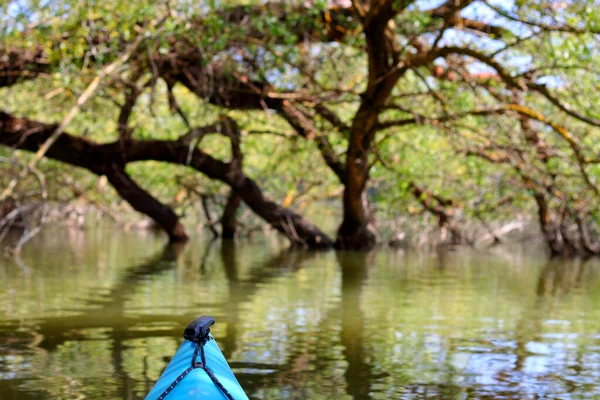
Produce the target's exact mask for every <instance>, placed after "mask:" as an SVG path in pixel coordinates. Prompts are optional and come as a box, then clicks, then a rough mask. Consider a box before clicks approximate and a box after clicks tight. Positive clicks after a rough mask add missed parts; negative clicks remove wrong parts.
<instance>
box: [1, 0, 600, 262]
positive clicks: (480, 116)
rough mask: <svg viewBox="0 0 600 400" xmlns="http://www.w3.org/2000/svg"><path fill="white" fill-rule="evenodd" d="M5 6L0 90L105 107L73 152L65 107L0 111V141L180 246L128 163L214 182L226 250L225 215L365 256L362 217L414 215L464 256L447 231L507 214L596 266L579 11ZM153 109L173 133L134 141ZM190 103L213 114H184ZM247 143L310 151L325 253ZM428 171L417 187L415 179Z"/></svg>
mask: <svg viewBox="0 0 600 400" xmlns="http://www.w3.org/2000/svg"><path fill="white" fill-rule="evenodd" d="M4 7H5V11H6V13H7V15H12V16H14V17H15V19H10V20H2V21H3V22H2V23H3V25H4V31H3V32H4V33H3V36H4V37H5V39H6V40H4V41H3V43H4V44H3V45H2V50H1V51H2V52H3V54H4V56H3V57H2V58H1V60H0V72H1V75H0V87H6V88H7V89H5V90H7V91H8V92H9V93H14V91H18V90H24V89H23V88H26V90H27V91H28V96H30V98H31V99H33V100H32V101H34V102H35V101H39V102H42V101H43V97H44V96H45V97H47V98H50V99H52V98H53V97H56V96H62V97H61V98H62V99H63V101H64V102H65V103H66V99H68V98H70V97H73V98H77V99H78V100H77V101H76V104H77V107H79V108H84V106H85V103H86V102H87V100H86V99H87V98H91V96H87V97H86V98H83V97H82V96H84V95H86V93H88V90H89V88H90V87H93V88H94V96H95V97H94V100H95V101H97V102H101V101H104V100H108V102H111V103H113V105H112V106H113V107H114V110H113V111H112V112H111V113H109V114H112V118H113V120H112V121H111V123H110V124H107V127H106V130H107V131H106V132H103V133H102V135H99V136H97V137H94V138H89V137H85V136H86V134H85V127H84V125H85V124H84V123H81V122H78V123H77V127H75V126H73V125H74V124H70V122H69V120H68V117H69V114H66V115H67V116H66V117H65V112H64V110H63V108H64V107H59V110H58V112H56V111H53V112H52V113H51V115H43V114H44V113H40V112H39V110H37V111H35V112H34V110H33V109H30V110H20V109H16V108H15V107H10V106H8V105H7V106H6V107H5V110H4V112H3V113H2V114H0V143H2V144H3V145H5V146H8V147H10V148H12V149H23V150H26V151H30V152H38V153H39V152H40V148H41V149H43V152H42V153H41V155H43V156H45V157H48V158H51V159H55V160H58V161H60V162H63V163H67V164H70V165H75V166H78V167H81V168H84V169H86V170H88V171H90V172H91V173H93V174H95V175H98V176H106V178H107V179H108V182H109V183H110V184H111V185H112V186H113V187H114V189H115V190H116V191H117V192H118V194H119V195H120V196H121V197H122V198H123V199H125V200H126V201H127V202H129V203H130V204H131V206H132V207H133V208H134V209H136V210H138V211H140V212H142V213H145V214H147V215H148V216H150V217H151V218H152V219H153V220H154V221H156V223H157V224H158V225H160V226H161V227H162V228H163V229H164V230H165V232H167V234H168V235H169V237H170V238H171V240H184V239H185V238H187V233H186V232H185V229H184V228H183V225H182V224H181V222H180V217H179V215H178V214H177V213H176V212H175V211H174V210H173V207H171V206H169V205H168V204H165V203H164V202H162V201H160V200H159V199H157V198H156V196H154V195H153V194H151V193H150V191H149V190H146V189H144V188H142V187H141V186H140V185H139V184H138V183H136V181H135V179H134V178H133V177H132V176H131V175H130V174H128V173H127V168H128V165H129V164H133V163H139V162H146V161H155V162H158V163H161V164H163V163H169V164H175V165H180V166H184V167H189V168H192V169H193V170H195V171H197V172H200V173H202V174H204V175H205V176H207V177H208V178H209V179H210V180H215V181H219V182H221V183H222V184H224V185H226V186H227V187H229V188H230V190H231V193H233V196H232V197H230V199H231V201H230V202H227V207H225V208H224V214H223V217H222V222H223V234H224V235H225V236H232V235H233V233H232V231H234V230H235V229H234V227H235V224H234V223H233V220H234V217H233V216H234V215H235V209H237V202H238V201H240V200H241V201H242V202H243V203H245V205H246V206H247V207H249V209H251V210H252V212H253V213H255V214H256V215H258V216H259V217H260V218H262V219H263V220H264V221H265V222H266V223H268V224H270V225H271V226H272V227H274V228H275V229H276V230H277V231H279V232H281V233H282V234H284V235H285V236H286V237H287V238H288V239H289V240H290V241H291V242H292V243H294V244H297V245H301V246H306V247H313V248H314V247H330V246H333V245H335V246H336V247H338V248H344V249H369V248H372V247H373V246H375V244H376V243H377V234H378V225H379V224H378V220H377V219H376V218H375V213H376V211H379V210H381V209H385V208H386V207H387V208H394V207H398V208H400V207H402V208H403V209H407V210H410V209H411V207H414V205H416V206H417V207H420V208H421V209H422V210H424V211H425V212H426V213H428V214H431V215H433V216H434V217H435V219H436V220H437V223H438V225H439V227H440V228H441V229H442V230H444V232H446V231H449V232H451V234H450V235H448V237H449V238H450V239H449V240H450V241H452V242H453V243H464V242H468V240H467V236H468V235H465V234H464V232H462V230H461V229H460V227H459V216H462V217H463V219H465V218H471V219H476V220H480V221H483V222H482V223H483V224H484V225H485V224H486V222H485V219H488V218H495V217H496V216H498V217H502V216H506V215H510V214H514V212H513V211H514V210H519V213H523V214H526V215H530V216H535V215H537V220H538V223H539V224H540V228H541V232H542V235H543V237H544V239H545V240H546V242H547V243H548V245H549V247H550V248H551V250H552V252H553V253H555V254H580V253H586V254H596V253H597V252H598V249H599V246H598V245H597V244H596V240H595V236H596V235H595V231H594V229H595V227H596V221H597V218H598V215H597V207H596V206H595V204H597V201H598V195H599V193H600V192H599V189H598V187H597V185H596V182H595V181H596V178H597V174H598V172H599V171H598V169H597V168H596V166H597V164H598V161H597V160H596V158H597V157H596V156H595V153H594V151H595V150H594V147H595V143H596V142H597V139H598V134H599V133H600V132H599V130H598V127H600V115H598V112H597V109H598V108H597V105H598V102H599V100H600V99H599V98H598V94H597V88H596V87H595V85H596V83H597V79H598V71H599V70H600V68H599V65H598V61H599V57H598V46H597V45H598V36H599V35H598V34H599V32H600V26H599V25H598V15H597V10H596V9H597V7H596V6H595V3H594V2H593V1H581V2H573V3H560V4H557V3H554V2H549V1H541V0H540V1H535V2H528V3H527V4H522V3H518V4H515V5H511V6H508V5H507V6H505V5H496V4H495V3H491V2H488V1H486V0H481V1H472V0H460V1H455V0H451V1H447V2H443V3H441V4H439V5H434V4H431V3H429V2H419V1H393V0H377V1H376V0H372V1H352V2H351V1H328V2H268V3H264V4H259V3H255V2H250V3H248V4H244V5H236V4H235V3H228V4H227V5H212V6H211V5H203V6H198V7H195V8H194V7H189V5H188V4H187V3H186V2H170V3H168V4H166V5H154V4H151V3H148V4H146V3H144V2H140V3H136V4H129V3H126V2H116V3H114V4H107V5H99V4H98V5H94V6H93V7H92V8H91V9H90V8H88V7H87V6H86V7H84V6H82V5H80V4H79V2H69V1H67V2H65V3H64V4H63V5H61V6H51V5H48V6H43V5H39V4H37V3H29V2H10V1H9V2H8V5H6V6H4ZM123 15H126V16H127V17H128V18H122V16H123ZM14 21H18V22H14ZM115 63H116V64H115ZM113 65H116V66H115V67H114V68H112V69H111V70H110V71H108V70H109V69H110V68H108V67H110V66H113ZM57 76H58V78H57ZM93 85H95V86H93ZM56 86H58V87H56ZM49 89H51V90H49ZM90 93H91V92H90ZM88 94H89V93H88ZM36 95H37V96H38V98H36V97H35V96H36ZM161 96H162V97H163V98H164V102H165V103H167V104H168V113H167V114H168V115H174V116H176V117H177V118H178V119H179V121H178V122H177V123H176V126H177V127H180V130H179V132H175V131H176V129H175V128H174V127H173V126H175V125H173V124H174V123H171V126H169V128H168V131H169V134H165V133H164V132H161V128H162V129H164V128H165V125H164V124H163V125H162V126H161V125H160V124H159V125H158V126H152V127H150V126H147V127H145V128H144V129H138V128H136V126H133V125H132V123H131V120H132V117H134V116H135V115H143V113H145V112H150V113H152V112H153V111H152V110H153V104H155V103H158V102H159V101H160V100H159V97H161ZM82 98H83V99H84V100H82ZM80 103H81V104H80ZM40 104H41V103H40ZM146 106H148V108H145V107H146ZM201 106H203V107H209V106H214V107H216V110H217V114H218V115H217V116H216V117H215V116H214V115H213V116H212V117H211V118H208V119H209V120H203V119H202V118H198V117H197V116H193V115H192V113H191V112H190V110H192V109H194V108H198V107H201ZM71 110H74V108H71ZM75 110H76V112H79V109H75ZM147 110H150V111H147ZM265 115H267V116H277V117H279V119H278V120H277V121H276V122H274V121H273V120H270V121H271V122H270V126H262V127H260V129H259V128H258V127H257V126H256V123H254V125H253V124H252V122H250V123H245V124H242V122H243V121H244V120H246V121H247V120H250V121H253V120H257V119H259V118H262V117H264V116H265ZM57 116H60V117H57ZM166 118H167V117H165V119H164V120H165V121H166ZM56 120H58V121H62V122H60V123H57V124H56V123H49V122H48V121H56ZM169 121H170V120H169ZM283 121H285V123H286V124H287V125H286V124H284V123H283ZM67 125H69V126H68V127H67ZM140 126H141V125H140ZM290 130H291V131H290ZM250 132H254V133H255V134H258V133H265V134H267V135H275V136H277V135H278V136H283V137H284V138H285V139H286V140H287V141H289V142H290V143H292V145H293V146H298V143H299V142H301V141H306V142H307V143H308V144H309V145H310V146H308V147H304V148H303V151H301V152H294V151H292V152H290V154H289V157H290V158H291V159H297V160H303V161H302V162H304V160H305V159H304V158H301V157H302V154H305V153H307V154H308V156H307V158H306V159H309V160H310V164H311V167H312V169H313V170H315V169H316V168H321V166H323V167H324V168H326V170H327V171H328V172H327V173H326V174H328V177H327V178H325V179H327V184H328V185H330V186H338V187H341V188H342V190H341V196H340V197H341V207H340V208H341V209H342V210H343V211H342V213H341V221H339V226H338V229H337V232H336V237H335V239H333V238H330V237H329V235H328V234H327V233H326V232H324V230H322V229H320V228H318V227H317V226H316V225H314V224H312V223H311V222H309V221H308V220H307V219H306V218H305V217H304V216H302V215H301V214H300V212H299V210H292V209H291V208H289V207H285V206H284V205H285V202H279V201H275V200H272V199H269V198H268V197H267V196H266V195H265V191H264V186H265V184H266V183H265V180H264V179H260V177H256V176H255V177H252V176H251V175H250V174H249V173H248V172H247V167H246V163H244V164H243V165H242V159H246V158H247V157H245V156H250V155H255V153H257V152H258V153H259V155H261V154H260V148H249V147H248V146H246V145H245V143H244V141H245V140H247V139H246V138H247V137H248V136H250V135H251V133H250ZM210 134H218V135H219V136H224V137H225V138H226V139H227V140H228V141H229V145H228V154H229V155H228V156H229V159H225V158H224V159H220V158H218V157H215V156H213V155H212V154H211V153H210V152H209V151H208V150H207V149H206V148H203V146H204V144H203V143H206V139H205V137H206V136H208V135H210ZM221 147H222V148H223V146H221ZM243 153H244V154H243ZM262 157H265V158H268V157H269V154H262ZM427 160H429V161H427ZM439 160H449V161H447V162H445V163H440V164H439V165H438V164H435V163H436V162H438V161H439ZM298 162H299V163H300V161H298ZM428 162H429V163H431V164H435V167H434V168H431V166H430V165H427V163H428ZM428 168H430V169H432V171H431V172H432V173H433V174H437V175H436V177H435V178H434V179H430V178H428V177H427V176H426V175H425V174H423V171H424V170H426V169H428ZM319 171H320V170H319ZM380 171H384V172H380ZM293 172H296V175H297V176H299V177H301V175H302V172H300V171H293ZM498 175H499V178H498ZM329 179H331V180H329ZM370 189H372V191H370ZM386 196H387V197H386ZM9 197H10V195H9V193H7V194H6V195H4V198H3V199H2V201H6V200H7V199H8V198H9ZM411 197H412V199H410V198H411ZM410 202H412V203H410ZM406 204H411V205H410V206H406ZM379 212H381V211H379Z"/></svg>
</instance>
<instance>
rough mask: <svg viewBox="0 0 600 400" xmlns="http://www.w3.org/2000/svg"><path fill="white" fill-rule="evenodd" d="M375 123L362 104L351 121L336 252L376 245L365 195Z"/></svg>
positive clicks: (374, 119)
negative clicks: (369, 151)
mask: <svg viewBox="0 0 600 400" xmlns="http://www.w3.org/2000/svg"><path fill="white" fill-rule="evenodd" d="M376 122H377V111H376V110H374V109H369V108H367V107H366V106H364V104H363V106H361V109H360V110H359V111H358V113H357V114H356V117H355V118H354V123H353V126H352V133H351V137H350V145H349V147H348V153H347V154H346V182H345V183H346V184H345V186H344V198H343V200H344V219H343V221H342V224H341V225H340V227H339V229H338V233H337V240H336V243H335V246H336V247H337V248H339V249H355V250H367V249H370V248H372V247H374V246H375V244H376V236H375V234H374V233H373V231H372V230H371V227H370V222H372V213H371V210H370V207H369V204H368V200H367V197H366V193H365V189H366V184H367V180H368V179H369V167H370V166H369V159H368V149H369V147H370V144H371V140H372V139H373V134H374V133H373V130H374V128H375V124H376Z"/></svg>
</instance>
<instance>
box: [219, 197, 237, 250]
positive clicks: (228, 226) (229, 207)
mask: <svg viewBox="0 0 600 400" xmlns="http://www.w3.org/2000/svg"><path fill="white" fill-rule="evenodd" d="M240 204H241V200H240V197H239V196H238V195H237V194H236V193H235V192H233V191H232V192H231V193H230V194H229V197H228V198H227V204H225V209H224V210H223V215H222V216H221V237H222V238H223V239H233V238H234V237H235V232H236V228H237V221H236V212H237V209H238V208H239V206H240Z"/></svg>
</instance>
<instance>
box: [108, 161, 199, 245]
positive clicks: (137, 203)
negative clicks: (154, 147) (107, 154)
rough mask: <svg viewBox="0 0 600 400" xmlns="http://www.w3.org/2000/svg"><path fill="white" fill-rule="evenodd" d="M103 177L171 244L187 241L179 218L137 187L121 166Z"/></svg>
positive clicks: (112, 168)
mask: <svg viewBox="0 0 600 400" xmlns="http://www.w3.org/2000/svg"><path fill="white" fill-rule="evenodd" d="M104 175H105V176H106V178H107V179H108V181H109V182H110V184H111V185H112V186H113V187H114V188H115V190H116V191H117V192H118V193H119V195H120V196H121V197H122V198H123V199H124V200H126V201H127V202H128V203H129V204H130V205H131V206H132V207H133V208H134V209H135V210H136V211H139V212H141V213H143V214H146V215H147V216H149V217H150V218H152V219H153V220H154V221H155V222H156V223H157V224H158V225H159V226H160V227H161V228H162V229H163V230H164V231H165V232H166V233H167V235H169V240H170V241H171V242H181V241H186V240H188V239H189V237H188V235H187V233H186V231H185V228H184V227H183V225H182V224H181V222H179V216H177V214H175V212H174V211H173V210H172V209H171V208H170V207H169V206H166V205H164V204H162V203H161V202H160V201H158V200H157V199H155V198H154V197H152V195H151V194H150V193H148V192H146V191H145V190H144V189H142V188H141V187H139V186H138V185H137V184H136V183H135V181H134V180H133V179H131V177H130V176H129V175H127V173H126V172H125V169H124V168H123V166H120V165H114V164H113V165H112V166H111V167H110V168H107V169H106V171H105V173H104Z"/></svg>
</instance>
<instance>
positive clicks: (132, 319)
mask: <svg viewBox="0 0 600 400" xmlns="http://www.w3.org/2000/svg"><path fill="white" fill-rule="evenodd" d="M599 272H600V264H598V262H596V261H587V262H586V261H582V260H577V261H569V262H566V261H563V260H552V261H549V260H548V259H547V258H546V257H544V256H543V255H542V254H541V253H539V252H536V251H532V250H527V251H526V250H524V249H509V250H496V251H494V252H492V253H490V252H485V253H484V252H476V251H465V250H459V251H453V252H432V253H413V252H398V251H394V250H387V249H382V250H378V251H376V252H372V253H369V254H361V253H351V252H347V253H337V254H336V253H335V252H307V251H292V250H286V249H285V248H284V247H283V246H281V245H280V244H278V243H276V242H275V241H273V240H271V239H268V240H267V239H263V240H256V241H253V242H241V243H238V244H235V245H234V244H232V243H228V242H225V243H221V242H220V241H217V242H214V243H212V244H211V243H210V242H209V241H207V240H205V239H202V238H200V237H199V238H194V239H193V240H192V241H191V242H190V243H188V244H187V245H186V246H183V247H181V246H179V247H169V246H165V242H164V238H163V237H161V236H153V235H151V234H144V233H139V232H129V233H125V232H119V231H116V230H113V229H106V228H105V229H100V228H99V229H93V230H88V231H85V232H82V231H79V230H67V229H63V228H60V229H58V228H50V227H49V228H46V229H45V230H44V231H43V232H42V234H40V235H39V236H37V237H36V238H34V240H33V241H32V242H31V243H29V244H28V245H27V247H26V249H25V251H24V254H23V263H21V264H16V263H14V262H13V261H11V260H8V259H5V258H0V398H1V399H3V400H6V399H84V398H88V399H142V398H144V396H145V394H146V393H147V392H148V391H149V389H150V388H151V387H152V385H153V383H154V382H155V381H156V380H157V379H158V377H159V375H160V373H161V371H162V370H163V368H164V367H165V366H166V364H167V363H168V361H169V358H170V357H171V356H172V354H173V353H174V352H175V350H176V349H177V347H178V345H179V342H180V339H181V333H182V330H183V328H184V327H185V326H186V325H187V323H188V322H189V321H191V320H192V319H193V318H195V317H196V316H198V315H203V314H208V315H212V316H214V317H215V319H216V320H217V324H216V325H215V326H214V327H213V329H212V332H213V335H214V336H215V338H216V340H217V343H218V344H219V346H220V347H221V349H222V350H223V352H224V354H225V355H226V357H227V358H228V360H229V362H230V364H231V366H232V369H233V370H234V372H235V373H236V375H237V377H238V379H239V381H240V383H241V384H242V386H243V387H244V389H245V390H246V391H247V393H248V395H249V396H250V397H251V398H254V399H351V398H354V399H370V398H372V399H403V398H406V399H411V398H419V399H421V398H444V399H463V398H478V399H485V398H490V399H491V398H523V399H527V398H532V399H533V398H561V399H562V398H564V399H569V398H600V273H599Z"/></svg>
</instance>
